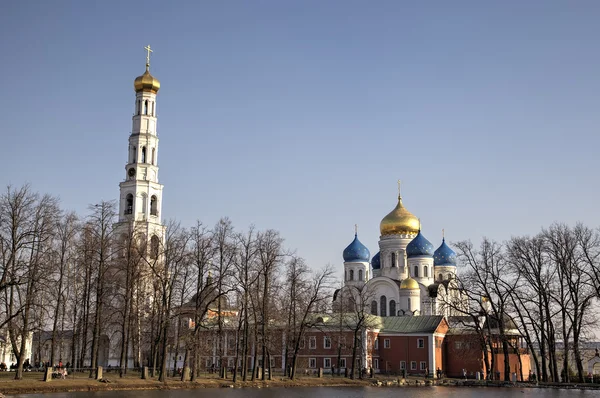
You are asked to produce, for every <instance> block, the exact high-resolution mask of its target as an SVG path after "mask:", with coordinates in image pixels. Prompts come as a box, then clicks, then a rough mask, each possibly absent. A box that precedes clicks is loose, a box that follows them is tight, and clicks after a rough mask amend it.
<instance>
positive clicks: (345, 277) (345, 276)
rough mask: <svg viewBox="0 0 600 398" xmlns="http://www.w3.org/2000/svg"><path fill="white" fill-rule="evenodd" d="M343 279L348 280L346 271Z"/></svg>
mask: <svg viewBox="0 0 600 398" xmlns="http://www.w3.org/2000/svg"><path fill="white" fill-rule="evenodd" d="M344 280H345V281H347V280H348V272H346V271H344Z"/></svg>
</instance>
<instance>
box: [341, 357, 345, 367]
mask: <svg viewBox="0 0 600 398" xmlns="http://www.w3.org/2000/svg"><path fill="white" fill-rule="evenodd" d="M345 367H346V358H340V368H345Z"/></svg>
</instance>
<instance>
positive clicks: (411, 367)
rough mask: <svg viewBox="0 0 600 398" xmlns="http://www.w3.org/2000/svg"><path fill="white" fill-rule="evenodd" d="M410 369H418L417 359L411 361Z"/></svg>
mask: <svg viewBox="0 0 600 398" xmlns="http://www.w3.org/2000/svg"><path fill="white" fill-rule="evenodd" d="M410 370H417V361H410Z"/></svg>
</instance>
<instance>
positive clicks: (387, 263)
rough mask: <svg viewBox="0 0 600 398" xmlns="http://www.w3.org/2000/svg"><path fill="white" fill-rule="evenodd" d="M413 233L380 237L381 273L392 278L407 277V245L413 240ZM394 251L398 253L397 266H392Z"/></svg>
mask: <svg viewBox="0 0 600 398" xmlns="http://www.w3.org/2000/svg"><path fill="white" fill-rule="evenodd" d="M413 238H414V236H412V235H384V236H381V238H380V239H379V251H380V258H381V275H382V276H387V277H389V278H392V279H397V280H400V279H403V278H404V277H406V253H405V249H406V245H408V243H409V242H410V241H411V240H413ZM392 252H394V253H396V258H397V261H396V263H397V266H396V267H392V258H391V257H392Z"/></svg>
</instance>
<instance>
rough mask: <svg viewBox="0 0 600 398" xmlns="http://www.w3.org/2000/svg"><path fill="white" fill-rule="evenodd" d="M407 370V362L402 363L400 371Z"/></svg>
mask: <svg viewBox="0 0 600 398" xmlns="http://www.w3.org/2000/svg"><path fill="white" fill-rule="evenodd" d="M404 369H406V361H400V370H404Z"/></svg>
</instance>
